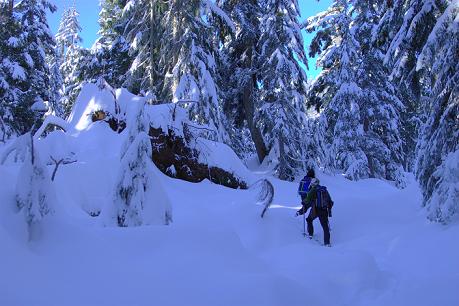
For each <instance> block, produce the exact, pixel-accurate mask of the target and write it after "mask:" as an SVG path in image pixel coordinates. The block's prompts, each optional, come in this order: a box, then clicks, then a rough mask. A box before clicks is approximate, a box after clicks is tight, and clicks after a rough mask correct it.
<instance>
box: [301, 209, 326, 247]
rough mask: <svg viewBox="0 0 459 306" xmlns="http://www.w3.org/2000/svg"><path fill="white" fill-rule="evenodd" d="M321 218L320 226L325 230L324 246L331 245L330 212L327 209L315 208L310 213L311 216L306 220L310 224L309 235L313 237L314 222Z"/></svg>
mask: <svg viewBox="0 0 459 306" xmlns="http://www.w3.org/2000/svg"><path fill="white" fill-rule="evenodd" d="M317 217H319V221H320V225H322V229H323V230H324V244H325V245H327V244H330V227H329V226H328V212H327V210H325V209H317V208H313V209H311V211H310V212H309V216H308V217H307V218H306V221H307V222H308V234H309V235H310V236H312V235H313V234H314V226H313V225H312V221H314V219H315V218H317Z"/></svg>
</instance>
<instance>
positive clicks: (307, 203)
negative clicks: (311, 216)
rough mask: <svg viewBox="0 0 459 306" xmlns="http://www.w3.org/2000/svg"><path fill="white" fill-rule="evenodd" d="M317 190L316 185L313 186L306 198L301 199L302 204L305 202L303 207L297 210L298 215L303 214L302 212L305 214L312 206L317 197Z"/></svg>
mask: <svg viewBox="0 0 459 306" xmlns="http://www.w3.org/2000/svg"><path fill="white" fill-rule="evenodd" d="M315 191H316V187H312V189H311V190H309V191H308V194H307V195H306V198H304V199H303V200H302V201H301V204H303V207H301V209H300V210H299V211H297V212H296V213H297V215H299V216H301V215H302V214H305V213H306V211H307V210H308V209H309V208H310V207H311V204H312V201H314V200H315V198H316V192H315Z"/></svg>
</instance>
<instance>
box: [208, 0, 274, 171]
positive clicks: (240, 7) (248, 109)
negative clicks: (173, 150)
mask: <svg viewBox="0 0 459 306" xmlns="http://www.w3.org/2000/svg"><path fill="white" fill-rule="evenodd" d="M218 4H219V6H220V7H221V8H222V9H223V10H224V11H225V12H227V13H228V15H229V17H230V18H231V19H232V20H233V22H234V25H235V29H236V30H235V31H234V32H232V31H228V30H227V28H226V27H222V28H221V29H220V33H219V34H220V36H222V42H223V44H222V50H221V51H220V52H219V53H218V55H219V57H218V58H217V64H218V65H217V69H218V75H217V77H218V85H219V87H220V89H221V90H220V93H221V94H220V98H221V99H222V100H223V112H224V115H225V118H226V119H227V120H228V128H227V131H228V134H229V135H230V139H231V146H232V148H233V150H235V152H236V153H238V154H239V155H240V156H244V155H246V154H249V153H253V152H254V150H256V153H257V156H258V160H259V161H260V162H262V161H263V159H264V158H265V157H266V155H267V154H268V152H267V149H266V145H265V143H264V139H263V136H262V134H261V131H260V129H259V127H258V126H257V124H256V122H255V120H254V119H255V118H254V115H255V101H256V100H257V99H258V94H259V92H258V86H257V60H256V58H257V54H258V53H257V46H258V41H259V39H260V36H261V27H260V18H261V16H262V7H261V5H260V2H259V1H257V0H250V1H244V0H220V1H219V2H218Z"/></svg>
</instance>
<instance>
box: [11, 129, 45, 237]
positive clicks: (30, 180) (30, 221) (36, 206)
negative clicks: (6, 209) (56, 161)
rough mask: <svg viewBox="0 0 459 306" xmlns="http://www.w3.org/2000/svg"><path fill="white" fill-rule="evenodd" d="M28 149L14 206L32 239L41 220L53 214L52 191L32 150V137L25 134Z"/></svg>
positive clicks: (35, 152) (43, 169) (19, 177)
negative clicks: (19, 212) (22, 218)
mask: <svg viewBox="0 0 459 306" xmlns="http://www.w3.org/2000/svg"><path fill="white" fill-rule="evenodd" d="M22 137H27V139H28V141H27V142H25V143H26V145H27V147H28V150H27V151H28V154H27V158H26V159H25V160H24V163H23V165H22V167H21V170H20V173H19V176H18V182H17V185H16V205H17V208H18V209H19V210H20V211H22V213H23V214H24V218H25V221H26V222H27V225H28V231H29V239H33V237H34V234H35V233H34V231H35V230H36V227H37V226H38V225H39V224H40V222H41V221H42V219H43V218H44V217H45V216H46V215H48V214H50V213H52V212H53V207H52V205H53V199H54V198H53V195H54V194H53V191H52V189H51V188H52V186H51V178H50V176H49V173H48V169H47V168H46V164H44V163H42V161H41V160H40V156H39V153H38V150H36V149H35V148H34V143H33V137H32V135H31V134H30V133H29V134H25V135H23V136H22Z"/></svg>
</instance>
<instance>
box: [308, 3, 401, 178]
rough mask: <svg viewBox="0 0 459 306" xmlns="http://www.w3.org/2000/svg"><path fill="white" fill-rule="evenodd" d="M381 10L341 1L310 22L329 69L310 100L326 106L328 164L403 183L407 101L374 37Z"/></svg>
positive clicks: (313, 48) (313, 50) (372, 5)
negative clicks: (403, 116)
mask: <svg viewBox="0 0 459 306" xmlns="http://www.w3.org/2000/svg"><path fill="white" fill-rule="evenodd" d="M378 8H379V7H378V3H377V2H376V1H360V0H356V1H352V2H351V3H349V2H348V1H340V0H338V1H335V2H334V3H333V5H332V7H331V8H330V9H329V10H328V11H326V12H324V13H321V14H319V15H318V16H316V17H314V18H312V19H311V20H309V27H308V30H309V31H311V30H313V29H314V28H316V27H319V28H320V29H319V31H318V33H317V34H316V36H315V38H314V40H313V43H312V45H311V52H310V53H311V55H312V56H314V55H315V54H317V53H319V52H321V57H320V58H319V64H320V65H322V67H323V68H324V70H323V72H322V73H321V75H320V76H319V78H318V79H317V81H316V82H315V84H313V86H312V89H311V91H310V92H309V95H310V96H311V97H312V99H310V103H311V104H312V105H315V106H316V107H317V106H322V107H323V113H322V118H321V123H322V124H321V130H322V132H321V134H323V135H324V139H323V141H324V145H323V147H324V148H325V152H324V155H325V166H326V167H328V168H330V169H331V170H341V171H344V173H345V175H346V177H348V178H350V179H361V178H368V177H376V178H383V179H388V180H391V181H394V182H395V183H396V184H397V186H399V187H403V186H404V184H405V182H404V181H405V180H404V175H403V169H402V160H403V154H402V141H401V137H400V117H399V116H400V112H401V111H402V109H403V104H402V103H401V101H400V99H399V98H398V96H397V94H396V90H395V88H394V86H393V85H392V84H391V83H390V82H388V80H387V70H386V69H385V67H384V65H383V62H382V57H381V55H380V52H378V50H377V49H375V48H374V47H373V46H372V44H371V40H370V39H369V38H370V37H371V33H372V31H373V29H374V27H375V25H376V23H377V21H378ZM337 42H338V43H337ZM318 97H319V98H320V99H317V98H318Z"/></svg>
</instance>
